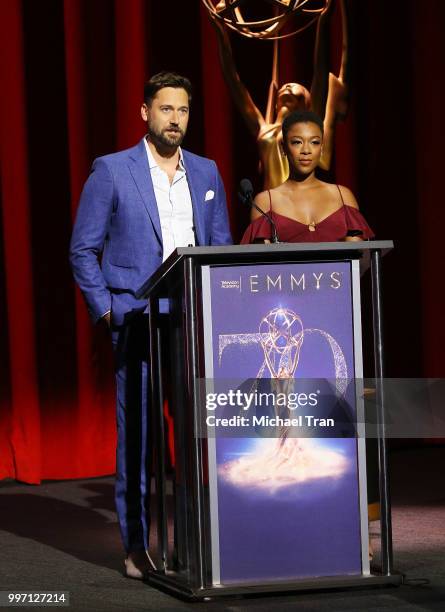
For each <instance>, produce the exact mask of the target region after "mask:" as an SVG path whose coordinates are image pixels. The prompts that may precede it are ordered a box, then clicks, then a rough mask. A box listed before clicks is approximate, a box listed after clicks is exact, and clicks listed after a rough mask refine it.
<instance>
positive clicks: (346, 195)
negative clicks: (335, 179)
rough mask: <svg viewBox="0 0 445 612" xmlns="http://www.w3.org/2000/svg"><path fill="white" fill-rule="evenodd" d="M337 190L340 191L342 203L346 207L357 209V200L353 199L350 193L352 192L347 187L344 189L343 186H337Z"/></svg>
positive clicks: (353, 196)
mask: <svg viewBox="0 0 445 612" xmlns="http://www.w3.org/2000/svg"><path fill="white" fill-rule="evenodd" d="M338 188H339V189H340V193H341V195H342V198H343V202H344V203H345V204H346V205H347V206H350V207H351V208H358V203H357V200H356V198H355V195H354V194H353V193H352V191H351V190H350V189H349V188H348V187H345V186H344V185H338Z"/></svg>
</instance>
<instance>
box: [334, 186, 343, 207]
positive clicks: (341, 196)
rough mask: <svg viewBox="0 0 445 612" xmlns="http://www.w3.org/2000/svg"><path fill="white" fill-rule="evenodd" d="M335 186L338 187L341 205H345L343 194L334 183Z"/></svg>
mask: <svg viewBox="0 0 445 612" xmlns="http://www.w3.org/2000/svg"><path fill="white" fill-rule="evenodd" d="M336 187H337V189H338V193H339V194H340V199H341V203H342V204H343V206H345V201H344V200H343V194H342V192H341V189H340V187H339V186H338V185H336Z"/></svg>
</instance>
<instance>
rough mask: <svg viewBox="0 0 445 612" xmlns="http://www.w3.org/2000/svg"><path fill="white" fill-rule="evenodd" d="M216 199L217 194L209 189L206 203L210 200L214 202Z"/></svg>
mask: <svg viewBox="0 0 445 612" xmlns="http://www.w3.org/2000/svg"><path fill="white" fill-rule="evenodd" d="M214 197H215V192H214V191H212V190H211V189H209V190H208V192H207V193H206V197H205V202H208V201H209V200H213V198H214Z"/></svg>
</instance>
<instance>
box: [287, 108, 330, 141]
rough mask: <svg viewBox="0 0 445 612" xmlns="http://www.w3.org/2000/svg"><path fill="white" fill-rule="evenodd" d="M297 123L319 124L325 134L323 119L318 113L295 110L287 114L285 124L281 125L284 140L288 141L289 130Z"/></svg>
mask: <svg viewBox="0 0 445 612" xmlns="http://www.w3.org/2000/svg"><path fill="white" fill-rule="evenodd" d="M296 123H315V124H316V125H318V127H319V128H320V131H321V134H322V135H323V121H322V120H321V119H320V117H319V116H318V115H316V114H315V113H313V112H312V111H294V112H292V113H289V115H287V117H286V118H285V119H284V121H283V125H282V126H281V130H282V132H283V140H284V141H286V138H287V133H288V131H289V130H290V128H291V127H292V126H293V125H295V124H296Z"/></svg>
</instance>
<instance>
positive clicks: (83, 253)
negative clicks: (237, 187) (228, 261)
mask: <svg viewBox="0 0 445 612" xmlns="http://www.w3.org/2000/svg"><path fill="white" fill-rule="evenodd" d="M190 101H191V84H190V82H189V81H188V79H186V78H184V77H182V76H180V75H178V74H175V73H167V72H163V73H159V74H157V75H155V76H153V77H152V78H151V79H150V80H149V81H148V82H147V84H146V85H145V88H144V104H143V105H142V108H141V115H142V119H143V120H144V121H146V123H147V135H146V137H145V138H143V139H142V140H141V141H140V142H139V143H138V144H137V145H136V146H135V147H133V148H131V149H128V150H126V151H120V152H118V153H114V154H112V155H106V156H104V157H100V158H98V159H96V160H95V161H94V163H93V167H92V171H91V174H90V176H89V178H88V180H87V182H86V184H85V187H84V189H83V192H82V196H81V199H80V203H79V208H78V212H77V218H76V222H75V225H74V230H73V236H72V240H71V250H70V260H71V265H72V268H73V273H74V277H75V279H76V282H77V283H78V285H79V287H80V289H81V290H82V293H83V295H84V297H85V300H86V303H87V306H88V309H89V311H90V314H91V316H92V318H93V320H94V321H99V320H100V319H104V320H105V321H106V322H107V323H108V325H110V327H111V333H112V341H113V347H114V351H115V361H116V383H117V433H118V438H117V453H116V509H117V514H118V519H119V524H120V528H121V534H122V538H123V542H124V546H125V549H126V553H127V558H126V560H125V567H126V574H127V576H129V577H132V578H144V577H145V576H146V575H147V572H148V569H149V559H150V557H149V555H148V533H149V517H148V510H149V496H150V477H149V474H148V473H146V471H147V470H146V467H145V466H146V463H147V461H146V459H147V450H146V443H147V423H148V418H147V412H148V411H147V399H148V387H147V371H148V370H147V364H148V338H147V332H148V325H147V314H146V311H147V309H146V307H147V303H146V301H144V300H138V299H136V297H135V291H136V290H137V289H138V288H139V287H140V286H141V285H142V283H143V282H144V281H145V280H146V279H147V278H148V277H149V276H151V275H152V274H153V273H154V272H155V270H156V269H157V268H158V267H159V266H160V264H161V263H162V261H164V260H165V259H166V258H167V257H168V255H169V254H170V253H171V252H172V251H173V250H174V249H175V248H176V247H179V246H194V245H224V244H231V242H232V240H231V236H230V229H229V224H228V217H227V208H226V198H225V193H224V187H223V184H222V181H221V177H220V175H219V172H218V169H217V167H216V164H215V162H213V161H211V160H209V159H205V158H203V157H199V156H197V155H194V154H193V153H190V152H188V151H185V150H183V149H181V147H180V145H181V143H182V140H183V138H184V135H185V133H186V130H187V124H188V119H189V110H190Z"/></svg>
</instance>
